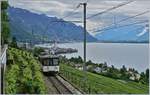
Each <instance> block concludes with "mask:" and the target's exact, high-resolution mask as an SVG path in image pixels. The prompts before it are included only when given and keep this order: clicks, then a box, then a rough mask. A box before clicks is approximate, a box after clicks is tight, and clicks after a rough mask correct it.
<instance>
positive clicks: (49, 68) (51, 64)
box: [39, 55, 59, 74]
mask: <svg viewBox="0 0 150 95" xmlns="http://www.w3.org/2000/svg"><path fill="white" fill-rule="evenodd" d="M39 59H40V62H41V64H42V71H43V73H53V74H55V73H58V72H59V57H58V56H54V55H53V56H52V55H42V56H39Z"/></svg>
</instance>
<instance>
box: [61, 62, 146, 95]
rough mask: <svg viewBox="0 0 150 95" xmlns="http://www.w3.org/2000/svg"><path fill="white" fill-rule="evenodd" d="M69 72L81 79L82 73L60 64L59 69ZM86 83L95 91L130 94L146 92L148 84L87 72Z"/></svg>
mask: <svg viewBox="0 0 150 95" xmlns="http://www.w3.org/2000/svg"><path fill="white" fill-rule="evenodd" d="M62 69H63V70H65V71H67V72H71V73H72V76H75V77H77V78H78V79H80V80H81V79H82V76H84V73H83V72H82V71H79V70H77V69H74V68H72V67H70V66H67V65H64V64H61V70H62ZM86 76H87V78H88V81H89V82H88V85H91V87H92V88H94V89H96V90H97V91H98V92H97V93H125V94H126V93H132V94H136V93H137V94H146V93H148V86H146V85H143V84H139V83H136V82H132V81H120V80H115V79H112V78H108V77H104V76H101V75H97V74H93V73H90V72H87V75H86Z"/></svg>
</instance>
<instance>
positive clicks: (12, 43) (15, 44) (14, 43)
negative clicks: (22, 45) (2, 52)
mask: <svg viewBox="0 0 150 95" xmlns="http://www.w3.org/2000/svg"><path fill="white" fill-rule="evenodd" d="M10 46H11V47H14V48H18V46H17V41H16V38H15V37H13V38H12V42H11V44H10Z"/></svg>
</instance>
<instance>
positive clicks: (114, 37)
mask: <svg viewBox="0 0 150 95" xmlns="http://www.w3.org/2000/svg"><path fill="white" fill-rule="evenodd" d="M114 27H115V26H112V27H111V28H110V29H105V30H103V31H99V32H100V33H98V34H96V35H95V37H96V38H97V39H98V40H99V41H102V42H123V43H124V42H127V43H132V42H133V43H148V42H149V31H148V29H147V28H148V27H146V26H145V25H141V24H135V25H130V26H126V27H120V28H114ZM116 27H117V26H116Z"/></svg>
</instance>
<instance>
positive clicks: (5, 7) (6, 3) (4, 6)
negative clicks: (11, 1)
mask: <svg viewBox="0 0 150 95" xmlns="http://www.w3.org/2000/svg"><path fill="white" fill-rule="evenodd" d="M7 8H8V2H7V1H1V10H5V9H7Z"/></svg>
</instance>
